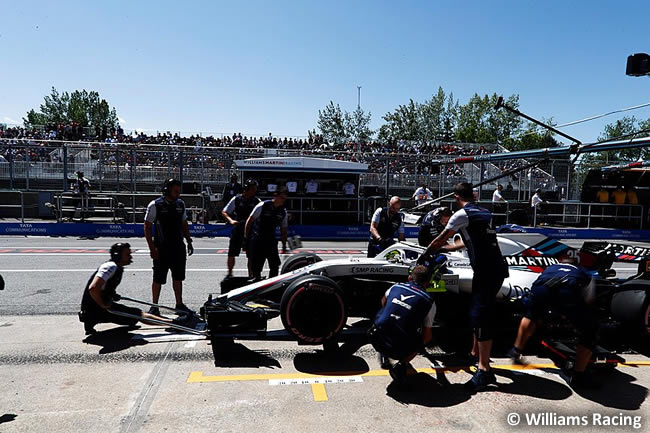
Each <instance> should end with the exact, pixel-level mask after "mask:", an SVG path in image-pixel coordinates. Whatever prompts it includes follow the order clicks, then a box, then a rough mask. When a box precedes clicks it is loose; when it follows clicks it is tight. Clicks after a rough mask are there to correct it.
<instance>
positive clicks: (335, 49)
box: [0, 0, 650, 141]
mask: <svg viewBox="0 0 650 433" xmlns="http://www.w3.org/2000/svg"><path fill="white" fill-rule="evenodd" d="M1 13H2V18H1V20H0V22H2V24H1V25H0V53H2V60H3V61H2V67H0V122H9V123H11V121H12V120H18V121H20V119H21V118H22V116H24V114H25V112H26V111H27V110H28V109H30V108H32V107H38V104H39V103H40V102H41V101H42V98H43V96H44V95H45V94H47V93H49V89H50V87H51V86H54V87H56V88H57V89H59V90H74V89H82V88H85V89H89V90H90V89H92V90H97V91H99V92H100V94H101V95H102V96H103V97H104V98H106V99H107V100H108V101H109V103H111V105H114V106H115V107H116V108H117V111H118V115H119V116H120V118H122V119H123V122H122V125H123V127H124V128H125V129H136V128H143V129H153V130H155V129H160V130H173V131H184V132H191V131H203V132H214V133H218V132H222V133H229V134H232V133H233V132H242V133H243V134H257V135H261V134H264V135H266V134H268V132H272V133H273V134H276V135H295V136H302V135H306V131H307V130H308V129H311V128H313V127H315V125H316V119H317V112H318V109H319V108H322V107H324V106H325V105H326V104H327V103H328V102H329V101H330V100H333V101H334V102H336V103H339V104H340V105H341V107H342V108H344V109H347V110H350V111H351V110H353V109H354V108H355V107H356V103H357V87H356V86H357V85H360V86H362V89H361V104H362V106H363V108H364V109H366V110H369V111H371V112H372V115H373V122H372V126H373V127H374V128H378V127H379V126H380V125H381V122H382V120H381V116H382V115H384V114H385V113H386V112H388V111H390V110H392V109H394V108H395V107H396V106H397V105H398V104H403V103H407V102H408V100H409V98H413V99H414V100H418V101H423V100H425V99H427V98H429V97H430V96H431V94H433V93H434V92H436V91H437V89H438V86H442V87H443V88H444V89H445V90H446V91H453V92H454V95H455V96H456V97H457V98H459V99H460V102H461V103H464V102H466V101H467V99H468V98H469V97H470V96H471V95H472V94H473V93H474V92H478V93H480V94H485V93H490V94H491V93H492V92H497V93H500V94H504V95H510V94H513V93H518V94H519V95H520V104H521V105H520V107H521V110H522V111H524V112H526V113H528V114H530V115H532V116H535V117H546V118H548V117H551V116H552V117H553V118H554V120H556V121H557V122H559V123H563V122H568V121H572V120H576V119H580V118H584V117H587V116H590V115H595V114H600V113H603V112H607V111H610V110H613V109H617V108H623V107H628V106H632V105H638V104H642V103H646V102H650V78H647V77H643V78H633V77H627V76H626V75H625V62H626V58H627V56H628V55H630V54H632V53H635V52H650V36H649V35H648V31H647V28H648V27H647V19H648V16H650V2H648V1H641V0H639V1H627V2H614V1H594V0H592V1H572V2H566V1H544V2H540V1H511V2H505V1H503V2H501V1H490V2H488V1H462V2H461V1H457V2H452V1H447V2H443V1H429V2H410V1H403V2H394V1H368V2H365V1H352V2H351V1H327V2H325V1H320V2H316V1H254V2H234V1H230V2H216V1H215V2H198V1H188V2H178V1H176V2H165V1H155V2H154V1H131V2H128V1H111V2H40V1H34V2H28V1H25V2H7V3H5V4H3V6H2V12H1ZM632 114H634V115H636V116H637V117H640V118H648V117H650V107H647V108H645V109H641V110H637V111H635V112H633V113H632ZM620 116H622V115H615V116H610V117H608V118H605V119H603V120H600V121H594V122H589V123H586V124H582V125H576V126H573V127H569V128H566V129H565V131H566V132H568V133H569V134H573V135H575V136H577V137H578V138H580V139H582V140H584V141H588V140H592V139H595V138H596V137H597V136H598V134H599V132H600V131H601V130H602V127H603V125H604V124H605V123H607V122H611V121H614V120H616V118H618V117H620Z"/></svg>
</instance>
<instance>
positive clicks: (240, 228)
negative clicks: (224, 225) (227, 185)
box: [221, 179, 260, 278]
mask: <svg viewBox="0 0 650 433" xmlns="http://www.w3.org/2000/svg"><path fill="white" fill-rule="evenodd" d="M256 193H257V183H256V182H255V181H254V180H252V179H249V180H247V181H246V184H245V185H244V192H243V193H241V194H237V195H236V196H234V197H233V198H232V199H231V200H230V201H229V202H228V204H227V205H226V207H225V208H224V209H223V211H221V215H223V217H224V219H225V220H226V221H227V222H228V223H229V224H231V225H232V234H231V235H230V243H229V244H228V275H226V278H229V277H232V269H233V267H234V266H235V257H238V256H239V253H240V252H241V250H242V245H243V243H244V228H245V225H246V220H248V217H249V216H250V214H251V212H253V208H255V206H257V205H258V204H259V202H260V199H259V198H257V197H255V194H256ZM252 275H253V273H252V272H251V262H250V260H249V262H248V276H249V277H250V276H252Z"/></svg>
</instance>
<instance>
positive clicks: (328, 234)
mask: <svg viewBox="0 0 650 433" xmlns="http://www.w3.org/2000/svg"><path fill="white" fill-rule="evenodd" d="M369 229H370V226H368V225H362V226H310V225H303V226H298V225H297V226H289V236H294V235H299V236H300V237H301V238H302V239H303V240H356V241H364V240H367V239H368V236H369ZM405 229H406V237H407V238H417V233H418V228H417V227H406V228H405ZM520 229H521V231H522V232H525V233H541V234H543V235H546V236H548V237H550V238H554V239H602V240H605V239H625V240H636V241H639V242H648V241H650V230H616V229H578V228H576V229H572V228H562V229H557V228H546V227H544V228H541V227H540V228H532V227H521V228H520ZM231 230H232V228H231V227H230V226H225V225H223V224H190V233H191V234H192V236H193V237H229V236H230V232H231ZM6 235H17V236H75V237H127V238H129V237H140V238H142V237H144V227H143V225H142V224H99V223H97V224H95V223H37V222H34V223H0V236H6ZM278 237H279V233H278Z"/></svg>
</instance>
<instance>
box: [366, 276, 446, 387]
mask: <svg viewBox="0 0 650 433" xmlns="http://www.w3.org/2000/svg"><path fill="white" fill-rule="evenodd" d="M429 276H430V272H429V270H428V269H427V268H426V267H425V266H422V265H418V266H416V267H415V268H413V271H412V272H411V275H410V276H409V281H408V282H407V283H399V284H395V285H393V286H392V287H391V288H389V289H388V290H387V291H386V294H385V295H384V297H383V298H382V300H381V302H382V308H381V310H379V312H378V313H377V316H376V317H375V320H374V324H373V326H372V327H371V328H370V330H369V331H368V336H369V338H370V342H371V344H372V346H373V347H374V348H375V350H377V352H379V353H380V354H382V355H384V356H386V357H388V358H391V359H395V360H397V361H398V362H397V363H395V365H393V366H392V367H391V368H390V375H391V377H392V378H393V379H394V380H395V381H396V382H400V381H401V380H403V379H404V377H405V376H406V375H408V374H414V373H415V370H414V369H413V367H412V366H411V364H410V362H411V360H412V359H413V358H415V355H417V353H418V352H419V351H420V350H421V349H422V347H424V345H425V344H427V343H429V342H430V341H431V336H432V333H431V328H432V327H433V319H434V316H435V314H436V306H435V304H434V302H433V299H431V297H430V296H429V295H428V294H427V293H426V291H425V285H426V284H427V282H428V280H429Z"/></svg>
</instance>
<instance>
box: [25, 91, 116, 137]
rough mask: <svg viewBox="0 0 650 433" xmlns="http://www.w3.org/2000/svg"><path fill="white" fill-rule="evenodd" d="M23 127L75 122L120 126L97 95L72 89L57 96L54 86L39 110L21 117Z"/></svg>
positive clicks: (112, 110) (93, 125) (112, 112)
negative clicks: (72, 90) (70, 91)
mask: <svg viewBox="0 0 650 433" xmlns="http://www.w3.org/2000/svg"><path fill="white" fill-rule="evenodd" d="M23 122H24V123H25V126H36V125H53V124H58V123H72V122H77V123H79V124H80V125H81V126H83V127H91V128H94V127H107V128H117V127H118V126H119V122H118V118H117V112H116V111H115V108H114V107H113V108H111V107H110V106H109V105H108V102H107V101H106V100H105V99H101V98H100V96H99V93H98V92H95V91H90V92H88V91H87V90H81V91H80V90H75V91H74V92H72V93H68V92H63V93H59V92H58V91H57V90H56V89H55V88H54V87H52V92H51V93H50V94H49V95H47V96H45V97H44V98H43V103H42V104H41V106H40V111H36V110H34V109H31V110H29V111H28V112H27V115H26V117H24V118H23Z"/></svg>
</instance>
